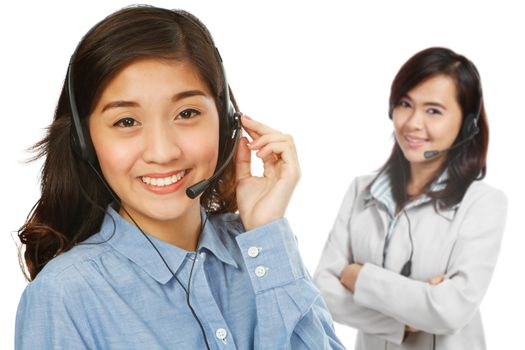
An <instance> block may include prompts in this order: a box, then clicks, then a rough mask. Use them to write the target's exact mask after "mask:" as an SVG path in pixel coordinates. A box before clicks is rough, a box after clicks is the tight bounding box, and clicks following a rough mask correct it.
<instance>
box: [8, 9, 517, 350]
mask: <svg viewBox="0 0 525 350" xmlns="http://www.w3.org/2000/svg"><path fill="white" fill-rule="evenodd" d="M128 4H129V3H128V2H127V1H104V2H100V3H97V2H94V1H90V2H87V1H85V2H84V1H83V2H75V1H69V2H66V1H64V2H58V1H56V2H52V1H45V2H44V1H43V2H40V1H35V2H34V3H30V2H27V1H26V2H16V4H15V2H11V3H10V4H8V5H5V4H3V5H2V8H1V9H0V39H1V40H0V50H1V51H0V69H1V71H0V89H1V90H0V99H1V100H0V101H1V104H0V108H1V109H0V118H1V119H0V125H1V126H0V133H1V134H0V142H1V146H0V152H1V158H0V159H1V160H2V166H1V171H0V176H1V178H0V180H1V182H0V184H1V192H0V195H1V197H0V198H1V204H0V205H1V209H0V215H1V218H0V259H1V262H0V266H1V279H2V283H1V285H2V287H1V288H2V289H1V290H2V294H1V298H0V309H1V313H0V348H2V349H9V348H12V347H13V334H14V320H15V312H16V307H17V304H18V300H19V297H20V294H21V292H22V290H23V288H24V286H25V283H26V282H25V280H24V278H23V275H22V274H21V272H20V269H19V266H18V260H17V249H16V244H15V240H14V239H13V237H16V234H15V232H16V231H17V229H18V228H19V227H20V226H21V225H22V224H23V222H24V219H25V217H26V215H27V214H28V212H29V210H30V209H31V207H32V205H33V204H34V203H35V201H36V200H37V198H38V196H39V187H38V186H39V182H38V176H39V169H40V165H41V162H36V163H31V164H27V165H26V164H24V161H25V160H26V159H27V158H28V157H29V156H30V154H29V153H27V152H25V149H27V148H28V147H29V146H31V145H32V144H33V143H35V142H36V141H37V140H39V139H40V138H41V137H42V136H43V134H44V129H45V127H46V126H47V125H48V124H49V123H50V121H51V119H52V115H53V111H54V107H55V104H56V102H57V99H58V95H59V91H60V88H61V86H62V83H63V79H64V77H65V74H66V68H67V63H68V60H69V56H70V55H71V53H72V52H73V50H74V48H75V46H76V45H77V42H78V40H79V39H80V38H81V37H82V35H83V34H84V33H85V32H86V31H87V30H88V29H89V28H90V27H91V26H92V25H94V24H95V23H96V22H98V21H99V20H101V19H102V18H103V17H104V16H106V15H108V14H109V13H111V12H113V11H115V10H117V9H119V8H121V7H122V6H125V5H128ZM152 4H155V5H158V6H162V7H168V8H183V9H186V10H189V11H190V12H192V13H194V14H195V15H197V16H198V17H199V18H200V19H201V20H202V21H203V22H204V23H205V24H206V25H207V26H208V27H209V29H210V31H211V32H212V34H213V35H214V38H215V41H216V44H217V46H218V47H219V48H220V50H221V54H222V57H223V59H224V61H225V66H226V70H227V73H228V78H229V82H230V85H231V86H232V88H233V90H234V93H235V95H236V97H237V100H238V102H239V104H240V106H241V109H242V111H243V112H245V113H246V114H248V115H250V116H251V117H253V118H255V119H258V120H260V121H262V122H264V123H266V124H268V125H271V126H272V127H274V128H276V129H279V130H281V131H283V132H287V133H291V134H292V135H293V136H294V138H295V141H296V144H297V147H298V152H299V157H300V161H301V166H302V173H303V176H302V180H301V182H300V184H299V186H298V188H297V190H296V192H295V195H294V198H293V200H292V202H291V203H290V206H289V210H288V214H287V216H288V218H289V220H290V221H291V223H292V226H293V228H294V231H295V233H296V234H297V236H298V239H299V243H300V248H301V251H302V254H303V257H304V261H305V264H306V265H307V267H308V268H309V270H310V271H311V272H312V273H313V271H314V269H315V266H316V264H317V261H318V258H319V255H320V253H321V249H322V247H323V244H324V241H325V239H326V236H327V234H328V231H329V229H330V227H331V225H332V222H333V220H334V218H335V215H336V212H337V209H338V207H339V205H340V202H341V200H342V197H343V194H344V192H345V191H346V188H347V187H348V185H349V183H350V181H351V180H352V179H353V178H354V177H355V176H357V175H360V174H364V173H368V172H370V171H373V170H375V169H377V168H378V167H379V166H380V165H382V163H383V162H384V161H385V160H386V158H387V156H388V155H389V152H390V148H391V145H392V136H391V133H392V125H391V122H390V120H389V119H388V117H387V101H388V94H389V87H390V83H391V81H392V79H393V77H394V75H395V73H396V72H397V70H398V69H399V67H400V66H401V65H402V64H403V63H404V62H405V61H406V60H407V59H408V58H409V57H410V56H411V55H412V54H414V53H415V52H417V51H419V50H421V49H424V48H426V47H429V46H446V47H450V48H452V49H453V50H455V51H457V52H459V53H462V54H464V55H466V56H467V57H469V58H470V59H471V60H472V61H474V63H475V64H476V65H477V67H478V68H479V71H480V73H481V77H482V81H483V87H484V96H485V103H486V109H487V111H488V116H489V123H490V127H491V130H490V131H491V143H490V149H489V159H488V176H487V178H486V181H487V182H488V183H490V184H492V185H493V186H495V187H498V188H501V189H503V190H504V191H505V192H506V194H507V195H508V197H509V200H510V210H509V214H508V221H507V229H506V233H505V236H504V241H503V248H502V250H501V255H500V259H499V261H498V265H497V268H496V273H495V275H494V278H493V280H492V284H491V286H490V288H489V291H488V293H487V295H486V297H485V299H484V301H483V303H482V306H481V308H482V312H483V316H484V323H485V329H486V337H487V342H488V347H489V349H516V347H519V346H522V345H521V344H522V341H521V338H522V337H521V332H523V331H522V325H523V324H524V323H523V320H522V316H523V312H525V302H524V301H523V296H525V287H524V286H525V284H524V283H523V277H522V276H523V274H522V270H523V267H524V266H525V264H524V258H523V256H524V243H525V238H524V234H525V230H523V228H520V227H522V225H520V221H519V220H520V214H521V212H522V211H523V209H525V206H524V205H523V198H524V197H525V191H524V187H523V185H521V183H520V182H519V178H520V175H521V177H523V166H522V164H521V163H522V161H523V158H524V157H523V155H522V152H521V149H522V148H523V143H522V142H520V141H522V138H523V129H524V127H525V123H524V121H523V120H524V119H523V117H524V112H523V110H524V109H523V103H524V98H523V84H522V83H523V81H524V78H525V69H524V68H523V65H524V64H525V49H524V44H523V43H524V36H523V35H524V33H525V21H524V20H523V14H524V11H522V10H519V6H518V5H517V4H518V2H516V3H510V2H505V1H498V2H497V4H496V2H495V1H493V2H482V1H443V0H442V1H432V2H426V1H367V2H365V1H346V2H343V1H340V2H335V1H333V2H332V1H315V2H314V1H312V2H308V1H300V2H299V1H297V2H291V1H290V2H285V1H257V2H255V1H251V2H250V1H229V2H226V1H206V2H204V1H202V2H198V1H155V2H152ZM520 170H521V171H522V172H521V174H520ZM419 234H424V232H420V233H419ZM393 302H395V301H393ZM337 331H338V334H339V336H340V337H341V339H342V340H343V341H344V343H345V344H346V346H347V347H349V348H353V342H354V337H355V331H354V330H353V329H350V328H348V327H344V326H337ZM27 336H30V335H29V334H28V335H27Z"/></svg>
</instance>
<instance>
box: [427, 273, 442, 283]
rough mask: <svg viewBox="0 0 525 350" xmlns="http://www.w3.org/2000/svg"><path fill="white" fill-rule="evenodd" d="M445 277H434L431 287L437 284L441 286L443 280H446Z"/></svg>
mask: <svg viewBox="0 0 525 350" xmlns="http://www.w3.org/2000/svg"><path fill="white" fill-rule="evenodd" d="M444 277H445V276H444V275H439V276H435V277H432V278H431V279H430V280H429V281H428V283H429V284H430V285H436V284H440V283H441V282H443V279H444Z"/></svg>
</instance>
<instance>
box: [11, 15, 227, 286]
mask: <svg viewBox="0 0 525 350" xmlns="http://www.w3.org/2000/svg"><path fill="white" fill-rule="evenodd" d="M143 58H158V59H165V60H176V61H187V62H190V63H191V64H192V65H193V66H194V67H195V68H196V69H197V72H198V74H199V75H200V78H201V79H202V80H203V81H204V82H205V83H206V84H207V85H208V88H209V89H210V91H211V92H212V94H213V97H214V100H215V105H216V107H217V110H218V111H219V119H220V121H219V124H220V128H224V127H225V125H226V121H225V118H226V116H225V115H223V114H224V113H222V111H224V110H225V106H224V99H223V96H224V92H225V89H228V88H229V87H228V86H224V85H225V84H224V83H225V79H224V77H223V74H222V71H221V67H220V65H219V62H218V61H217V56H216V53H215V46H214V44H213V41H212V39H211V35H210V34H209V32H208V30H207V29H206V27H205V26H204V25H203V24H202V23H201V22H200V21H199V20H198V19H197V18H196V17H194V16H193V15H191V14H189V13H187V12H184V11H180V10H167V9H160V8H155V7H151V6H143V5H141V6H133V7H128V8H124V9H122V10H120V11H117V12H115V13H113V14H112V15H110V16H108V17H106V18H105V19H104V20H102V21H101V22H99V23H98V24H97V25H95V26H94V27H93V28H92V29H91V30H90V31H89V32H88V33H87V34H86V36H85V37H84V38H83V39H82V41H81V42H80V44H79V45H78V48H77V50H76V54H75V56H74V62H72V64H73V65H74V67H75V69H74V76H73V78H74V81H75V91H74V94H75V97H76V102H77V106H78V111H79V114H80V116H81V118H85V120H84V121H86V120H87V118H88V117H89V115H90V114H91V113H92V110H93V108H94V107H95V105H96V104H97V101H98V99H99V98H100V95H101V93H102V91H103V90H104V88H105V86H106V84H107V83H108V82H109V81H110V80H111V79H112V78H113V77H114V76H115V75H116V74H117V73H118V72H119V71H120V70H121V69H123V68H124V67H125V66H126V65H128V64H130V63H131V62H133V61H135V60H137V59H143ZM66 84H67V82H65V83H64V86H63V88H62V92H61V94H60V97H59V100H58V105H57V107H56V110H55V116H54V120H53V122H52V124H51V125H50V126H49V128H48V131H47V134H46V136H45V138H44V139H43V140H41V141H40V142H38V143H36V144H35V145H34V146H33V147H32V148H31V150H32V151H35V152H36V153H37V155H36V156H35V157H34V158H33V160H35V159H38V158H41V157H44V158H45V161H44V165H43V168H42V174H41V197H40V199H39V200H38V201H37V203H36V204H35V206H34V207H33V208H32V210H31V211H30V213H29V215H28V218H27V220H26V222H25V224H24V225H23V226H22V227H21V228H20V229H19V231H18V236H19V238H20V241H21V243H22V244H23V245H25V251H24V252H23V259H22V249H21V252H20V263H21V266H22V269H23V271H24V273H25V274H26V278H27V279H28V280H32V279H34V278H35V277H36V276H37V274H38V273H39V272H40V271H41V270H42V268H43V267H44V266H45V265H46V264H47V262H49V260H51V259H52V258H54V257H55V256H57V255H58V254H60V253H62V252H65V251H67V250H69V249H71V248H72V247H73V246H74V245H75V244H77V243H79V242H81V241H83V240H85V239H87V238H88V237H90V236H91V235H93V234H95V233H96V232H98V230H99V229H100V225H101V223H102V220H103V218H104V215H105V212H106V208H107V206H108V205H109V204H110V203H111V202H112V197H111V195H110V193H108V191H107V189H106V188H105V187H104V185H103V183H102V182H101V181H100V180H99V179H98V178H97V176H96V175H95V174H94V172H93V170H92V169H91V168H90V167H89V165H88V164H87V163H86V162H84V161H82V160H80V159H79V157H78V156H77V155H76V154H75V152H74V150H73V148H72V144H71V141H72V118H71V109H70V105H69V96H68V91H67V87H66ZM230 97H231V99H232V101H233V103H234V105H235V107H237V106H236V103H235V100H234V99H233V95H232V94H231V93H230ZM86 124H87V122H86ZM223 143H224V142H223V140H221V142H220V146H219V155H221V154H223V153H224V151H223V148H224V147H225V145H224V144H223ZM97 167H98V168H99V169H98V170H99V172H100V167H99V166H98V165H97ZM235 196H236V194H235V167H234V162H231V163H230V164H229V165H228V167H227V168H226V170H225V171H224V173H223V175H222V176H221V178H220V179H219V180H218V181H216V182H215V183H214V184H213V185H212V186H211V187H210V188H208V190H207V191H206V192H205V193H204V194H202V195H201V198H200V202H201V205H203V206H204V208H205V209H206V211H207V212H209V213H211V214H218V213H224V212H235V211H236V210H237V204H236V199H235ZM24 262H25V268H24ZM26 270H27V271H26Z"/></svg>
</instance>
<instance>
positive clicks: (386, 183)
mask: <svg viewBox="0 0 525 350" xmlns="http://www.w3.org/2000/svg"><path fill="white" fill-rule="evenodd" d="M447 180H448V170H447V169H445V170H444V171H443V172H442V173H441V175H440V176H439V177H438V178H437V180H436V181H434V182H433V183H432V184H431V185H430V191H431V192H436V191H441V190H442V189H444V188H445V186H446V181H447ZM374 200H376V201H378V202H380V203H382V204H383V205H384V206H385V207H386V209H387V211H388V213H389V214H390V215H391V216H392V217H394V216H395V213H396V202H395V200H394V195H393V194H392V187H391V185H390V176H389V175H388V174H387V172H386V171H382V172H381V173H379V175H378V176H377V177H376V179H375V180H374V182H373V183H372V185H371V186H370V191H369V193H368V194H367V195H366V196H365V198H364V201H365V202H364V204H365V206H369V205H371V204H372V202H374ZM428 201H430V197H429V196H428V195H426V194H424V195H422V196H421V197H419V198H417V199H416V200H414V201H411V202H409V203H407V205H406V206H405V209H410V208H413V207H416V206H418V205H421V204H423V203H426V202H428ZM438 207H439V206H438ZM457 207H458V204H457V205H454V206H452V207H451V208H447V209H438V212H439V214H441V215H443V216H445V217H447V218H449V219H450V218H452V217H453V214H454V212H455V209H456V208H457Z"/></svg>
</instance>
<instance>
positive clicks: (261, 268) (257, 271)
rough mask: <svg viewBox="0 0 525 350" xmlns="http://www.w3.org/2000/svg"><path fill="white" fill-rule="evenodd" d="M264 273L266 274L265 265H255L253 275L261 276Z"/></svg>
mask: <svg viewBox="0 0 525 350" xmlns="http://www.w3.org/2000/svg"><path fill="white" fill-rule="evenodd" d="M264 275H266V267H264V266H257V267H256V268H255V276H257V277H263V276H264Z"/></svg>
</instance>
